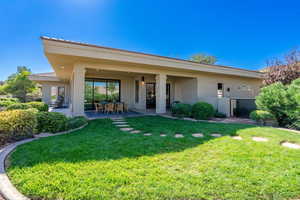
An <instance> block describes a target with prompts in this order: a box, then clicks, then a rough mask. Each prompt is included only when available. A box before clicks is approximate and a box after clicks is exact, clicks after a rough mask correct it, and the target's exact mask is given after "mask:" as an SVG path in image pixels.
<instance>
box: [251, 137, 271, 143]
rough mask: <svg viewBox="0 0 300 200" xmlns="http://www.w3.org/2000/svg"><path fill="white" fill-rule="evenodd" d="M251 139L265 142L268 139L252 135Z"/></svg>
mask: <svg viewBox="0 0 300 200" xmlns="http://www.w3.org/2000/svg"><path fill="white" fill-rule="evenodd" d="M252 140H253V141H256V142H267V141H269V139H268V138H263V137H252Z"/></svg>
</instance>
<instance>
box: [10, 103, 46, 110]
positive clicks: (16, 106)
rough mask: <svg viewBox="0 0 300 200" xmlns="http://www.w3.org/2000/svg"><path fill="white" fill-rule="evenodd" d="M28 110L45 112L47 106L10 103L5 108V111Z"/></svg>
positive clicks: (42, 104)
mask: <svg viewBox="0 0 300 200" xmlns="http://www.w3.org/2000/svg"><path fill="white" fill-rule="evenodd" d="M29 108H35V109H37V110H38V111H41V112H47V111H48V109H49V107H48V105H47V104H45V103H43V102H35V101H33V102H28V103H12V104H11V105H8V106H7V108H6V110H26V109H29Z"/></svg>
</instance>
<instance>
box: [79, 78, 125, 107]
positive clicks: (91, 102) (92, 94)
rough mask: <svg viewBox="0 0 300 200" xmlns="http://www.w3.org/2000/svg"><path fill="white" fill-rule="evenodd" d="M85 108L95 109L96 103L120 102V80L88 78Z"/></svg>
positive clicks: (86, 81)
mask: <svg viewBox="0 0 300 200" xmlns="http://www.w3.org/2000/svg"><path fill="white" fill-rule="evenodd" d="M84 97H85V110H94V109H95V103H100V102H119V101H120V80H108V79H86V80H85V95H84Z"/></svg>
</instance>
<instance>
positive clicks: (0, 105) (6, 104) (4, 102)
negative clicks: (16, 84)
mask: <svg viewBox="0 0 300 200" xmlns="http://www.w3.org/2000/svg"><path fill="white" fill-rule="evenodd" d="M13 104H15V102H12V101H4V100H3V101H0V107H2V108H6V107H8V106H10V105H13Z"/></svg>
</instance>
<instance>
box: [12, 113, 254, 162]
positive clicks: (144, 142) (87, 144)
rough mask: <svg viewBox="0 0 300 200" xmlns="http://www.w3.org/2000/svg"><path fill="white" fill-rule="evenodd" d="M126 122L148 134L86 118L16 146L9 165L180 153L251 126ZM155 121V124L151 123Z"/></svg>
mask: <svg viewBox="0 0 300 200" xmlns="http://www.w3.org/2000/svg"><path fill="white" fill-rule="evenodd" d="M151 120H152V121H151ZM153 120H154V121H153ZM128 121H129V123H130V124H132V123H134V124H136V127H135V128H139V130H142V131H145V132H148V131H149V130H150V129H152V130H153V131H152V136H143V134H142V133H139V134H130V133H128V132H122V131H120V130H119V129H118V128H117V127H115V126H114V125H113V124H112V123H111V120H109V119H98V120H93V121H90V123H89V125H88V126H87V127H85V128H84V129H82V130H79V131H77V132H74V133H71V134H68V135H61V136H57V137H50V138H43V139H41V140H38V141H34V142H31V143H28V144H25V145H22V146H20V147H18V148H17V150H16V151H15V152H14V153H13V154H12V159H10V160H11V162H12V163H11V164H12V166H13V167H30V166H34V165H36V164H39V163H56V162H70V163H75V162H84V161H91V160H99V161H101V160H102V161H105V160H116V159H122V158H137V157H141V156H153V155H156V154H163V153H170V152H180V151H183V150H185V149H189V148H193V147H196V146H198V145H201V144H203V143H206V142H208V141H209V140H212V139H220V138H214V137H211V136H209V133H222V135H223V136H226V135H230V136H233V135H236V133H237V132H238V131H239V130H241V129H245V128H250V127H253V126H251V125H241V124H239V125H238V124H235V125H232V124H215V123H199V122H188V121H182V120H171V119H165V118H159V117H156V118H151V117H146V118H143V117H141V118H136V119H128ZM156 121H157V123H159V126H154V125H153V123H156ZM176 132H182V134H183V135H184V136H185V137H184V138H174V134H175V133H176ZM197 132H198V133H199V132H202V133H204V135H205V137H203V138H195V137H192V133H197ZM160 133H165V134H167V136H166V137H160V136H159V135H160Z"/></svg>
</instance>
